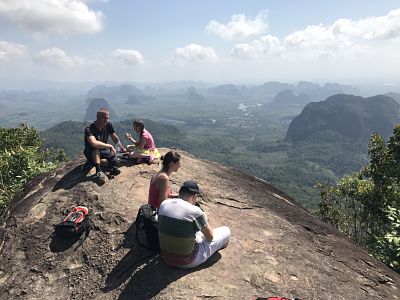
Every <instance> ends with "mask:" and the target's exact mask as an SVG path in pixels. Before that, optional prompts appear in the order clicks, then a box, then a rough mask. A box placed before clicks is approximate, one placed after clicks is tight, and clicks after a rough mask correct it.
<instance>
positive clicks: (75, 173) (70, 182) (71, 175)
mask: <svg viewBox="0 0 400 300" xmlns="http://www.w3.org/2000/svg"><path fill="white" fill-rule="evenodd" d="M85 181H93V182H95V183H97V184H98V185H103V184H100V183H99V182H98V181H96V180H95V178H94V176H84V175H82V173H81V166H77V167H75V168H74V169H72V170H71V171H69V172H68V173H67V174H65V175H64V176H63V177H62V178H61V179H60V180H59V181H58V182H57V183H56V185H55V186H54V188H53V190H52V191H53V192H56V191H58V190H60V189H64V190H70V189H72V188H73V187H74V186H76V185H77V184H78V183H81V182H85Z"/></svg>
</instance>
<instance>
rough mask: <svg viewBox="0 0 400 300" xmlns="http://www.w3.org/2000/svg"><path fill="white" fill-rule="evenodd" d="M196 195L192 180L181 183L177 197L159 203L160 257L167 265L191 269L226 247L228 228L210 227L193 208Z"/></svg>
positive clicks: (197, 191) (202, 216) (195, 207)
mask: <svg viewBox="0 0 400 300" xmlns="http://www.w3.org/2000/svg"><path fill="white" fill-rule="evenodd" d="M199 193H200V190H199V187H198V185H197V183H196V182H195V181H192V180H189V181H185V182H184V183H183V185H182V187H181V188H180V190H179V197H178V198H173V199H166V200H164V201H163V202H162V203H161V206H160V209H159V212H158V234H159V239H160V248H161V257H162V258H163V259H164V260H165V262H166V263H167V264H169V265H171V266H176V267H181V268H195V267H197V266H199V265H201V264H202V263H204V262H205V261H206V260H207V259H208V258H210V257H211V256H212V255H213V254H214V253H215V252H217V251H218V250H220V249H222V248H225V247H226V246H227V245H228V242H229V237H230V235H231V232H230V229H229V227H227V226H222V227H218V228H215V229H212V228H211V226H210V225H209V224H208V222H207V220H206V217H205V214H204V212H203V211H202V210H201V209H200V207H198V206H196V197H197V195H198V194H199Z"/></svg>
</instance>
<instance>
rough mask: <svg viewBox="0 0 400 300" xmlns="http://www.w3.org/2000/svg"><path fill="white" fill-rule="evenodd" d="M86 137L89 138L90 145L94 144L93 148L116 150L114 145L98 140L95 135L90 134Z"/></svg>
mask: <svg viewBox="0 0 400 300" xmlns="http://www.w3.org/2000/svg"><path fill="white" fill-rule="evenodd" d="M86 139H87V140H88V142H89V144H90V146H92V147H93V148H96V149H108V150H110V151H113V152H115V149H114V146H113V145H111V144H106V143H103V142H102V141H98V140H96V138H95V137H94V136H93V135H91V136H88V137H87V138H86Z"/></svg>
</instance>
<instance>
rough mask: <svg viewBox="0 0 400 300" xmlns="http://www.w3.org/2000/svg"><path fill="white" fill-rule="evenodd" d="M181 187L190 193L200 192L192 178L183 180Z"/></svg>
mask: <svg viewBox="0 0 400 300" xmlns="http://www.w3.org/2000/svg"><path fill="white" fill-rule="evenodd" d="M182 188H186V189H187V190H188V191H189V192H191V193H192V194H200V193H201V191H200V189H199V186H198V185H197V183H196V181H193V180H188V181H185V182H184V183H183V184H182Z"/></svg>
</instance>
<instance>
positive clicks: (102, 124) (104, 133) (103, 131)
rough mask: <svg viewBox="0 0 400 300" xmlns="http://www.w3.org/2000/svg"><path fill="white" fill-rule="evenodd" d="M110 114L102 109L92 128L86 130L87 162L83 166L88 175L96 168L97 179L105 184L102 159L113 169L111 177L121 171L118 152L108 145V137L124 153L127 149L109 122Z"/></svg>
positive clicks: (91, 125) (84, 172)
mask: <svg viewBox="0 0 400 300" xmlns="http://www.w3.org/2000/svg"><path fill="white" fill-rule="evenodd" d="M109 118H110V114H109V112H108V110H106V109H104V108H102V109H100V110H99V111H98V112H97V115H96V121H94V122H93V123H92V124H90V126H88V127H86V128H85V150H84V152H83V154H84V155H85V157H86V159H87V161H86V163H85V164H84V165H83V166H82V173H83V174H85V175H86V173H87V172H89V170H90V169H91V168H93V166H94V167H96V175H95V179H97V180H98V181H99V182H100V183H105V181H106V175H105V174H104V173H103V171H102V170H101V167H100V159H103V158H104V159H106V160H107V162H108V167H109V168H110V169H111V172H110V174H111V175H118V174H120V173H121V171H120V170H119V169H118V163H119V160H118V158H117V157H116V151H115V148H114V146H113V145H111V144H108V143H107V141H108V137H109V136H111V139H112V140H113V141H114V143H115V144H116V145H117V146H119V147H120V148H121V150H122V151H123V152H124V151H125V148H124V147H123V146H122V144H121V142H120V141H119V138H118V136H117V134H116V133H115V130H114V127H113V125H112V123H110V122H108V119H109Z"/></svg>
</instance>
